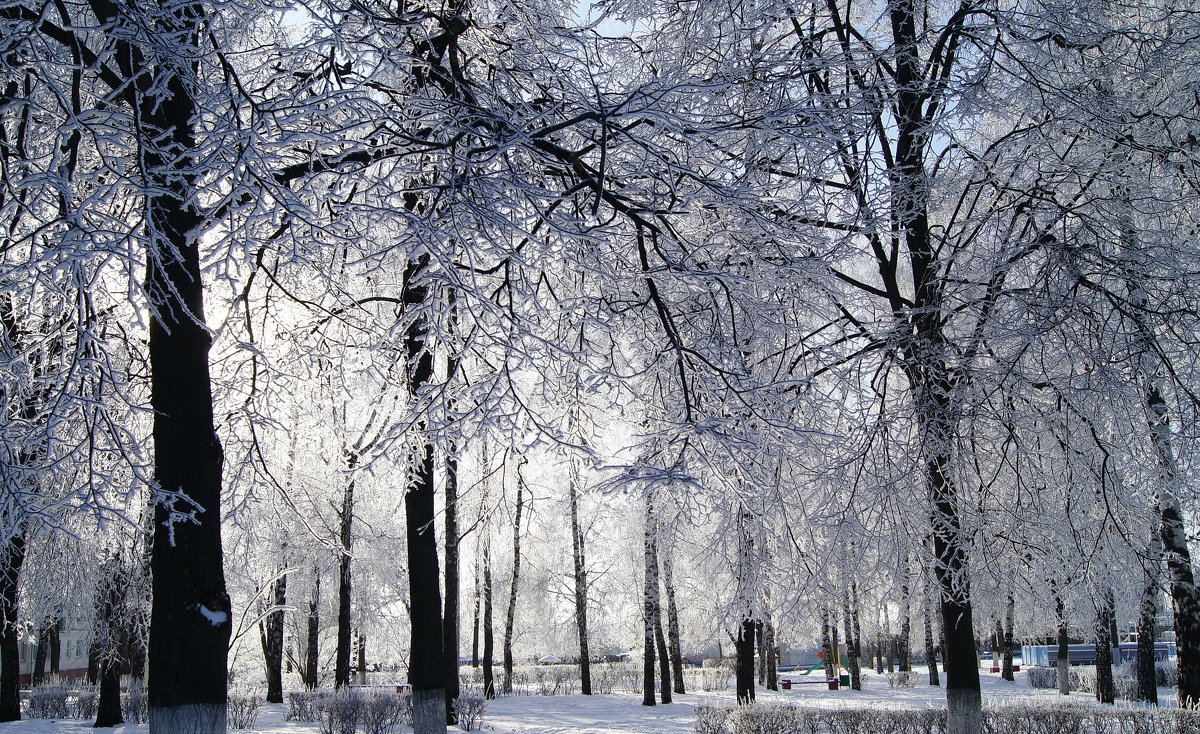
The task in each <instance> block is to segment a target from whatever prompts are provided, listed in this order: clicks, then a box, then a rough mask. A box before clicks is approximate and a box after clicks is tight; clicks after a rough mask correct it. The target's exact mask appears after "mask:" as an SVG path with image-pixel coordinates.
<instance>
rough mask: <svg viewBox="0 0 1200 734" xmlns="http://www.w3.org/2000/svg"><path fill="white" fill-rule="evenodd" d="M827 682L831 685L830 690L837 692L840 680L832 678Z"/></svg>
mask: <svg viewBox="0 0 1200 734" xmlns="http://www.w3.org/2000/svg"><path fill="white" fill-rule="evenodd" d="M825 682H826V683H828V684H829V690H831V691H836V690H837V689H838V679H837V678H830V679H829V680H827V681H825Z"/></svg>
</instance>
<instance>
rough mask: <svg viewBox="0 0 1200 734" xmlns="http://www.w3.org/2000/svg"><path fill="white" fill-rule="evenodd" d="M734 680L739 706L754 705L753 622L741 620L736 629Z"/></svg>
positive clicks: (751, 620)
mask: <svg viewBox="0 0 1200 734" xmlns="http://www.w3.org/2000/svg"><path fill="white" fill-rule="evenodd" d="M735 649H736V651H737V662H736V663H735V666H736V667H735V679H736V686H737V702H738V704H739V705H745V704H749V703H754V620H753V619H743V620H742V624H741V626H739V627H738V636H737V645H736V647H735Z"/></svg>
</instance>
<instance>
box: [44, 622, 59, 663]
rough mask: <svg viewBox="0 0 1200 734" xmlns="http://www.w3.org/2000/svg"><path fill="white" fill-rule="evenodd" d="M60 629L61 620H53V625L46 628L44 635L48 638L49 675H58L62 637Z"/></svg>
mask: <svg viewBox="0 0 1200 734" xmlns="http://www.w3.org/2000/svg"><path fill="white" fill-rule="evenodd" d="M60 627H62V620H61V619H56V620H54V624H52V625H50V627H48V628H47V630H46V633H47V635H48V636H49V638H50V675H58V672H59V670H61V665H62V636H61V634H60V632H59V628H60Z"/></svg>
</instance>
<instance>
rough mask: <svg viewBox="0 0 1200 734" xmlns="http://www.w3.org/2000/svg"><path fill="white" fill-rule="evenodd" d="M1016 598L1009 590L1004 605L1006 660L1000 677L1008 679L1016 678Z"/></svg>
mask: <svg viewBox="0 0 1200 734" xmlns="http://www.w3.org/2000/svg"><path fill="white" fill-rule="evenodd" d="M1015 608H1016V599H1015V598H1014V597H1013V593H1012V592H1011V591H1010V592H1008V601H1007V602H1006V603H1005V605H1004V662H1003V667H1001V669H1000V677H1002V678H1004V680H1007V681H1014V680H1016V678H1015V676H1014V675H1013V612H1014V610H1015Z"/></svg>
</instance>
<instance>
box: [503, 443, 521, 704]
mask: <svg viewBox="0 0 1200 734" xmlns="http://www.w3.org/2000/svg"><path fill="white" fill-rule="evenodd" d="M524 464H525V458H524V457H521V460H520V462H519V463H518V464H517V506H516V511H515V512H514V514H513V565H512V583H511V584H510V585H509V587H508V610H507V612H506V613H505V617H504V693H505V694H512V677H513V654H512V638H513V623H514V621H515V620H516V613H517V589H518V587H519V585H520V580H521V511H522V509H523V508H524V506H525V496H524V494H523V493H522V489H523V488H524V480H523V479H522V477H521V467H522V466H523V465H524Z"/></svg>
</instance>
